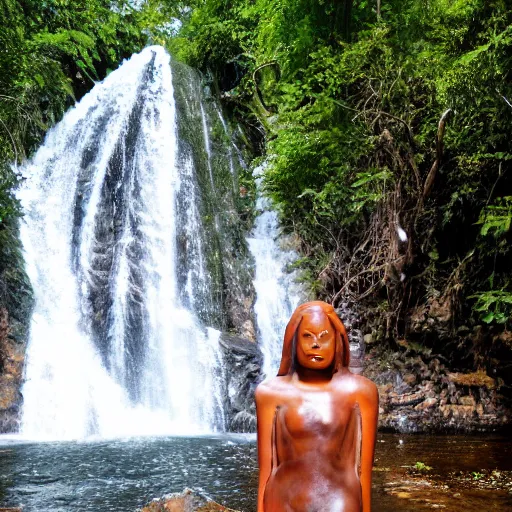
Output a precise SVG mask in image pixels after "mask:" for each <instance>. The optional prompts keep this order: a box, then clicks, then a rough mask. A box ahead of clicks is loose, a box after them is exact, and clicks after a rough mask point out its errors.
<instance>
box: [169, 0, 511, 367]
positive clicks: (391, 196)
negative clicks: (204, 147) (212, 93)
mask: <svg viewBox="0 0 512 512" xmlns="http://www.w3.org/2000/svg"><path fill="white" fill-rule="evenodd" d="M190 4H191V5H193V9H192V10H191V11H190V12H189V13H188V17H187V18H186V20H184V25H183V27H182V30H181V32H180V34H179V37H178V38H175V39H173V41H172V42H171V47H172V48H173V49H174V52H175V53H177V55H179V56H180V58H182V59H185V60H186V61H187V62H189V63H190V64H191V65H194V66H197V67H200V68H202V69H203V70H205V71H209V72H210V74H211V75H212V76H213V79H214V80H216V81H217V83H218V84H219V87H220V89H221V95H222V97H223V98H224V99H225V101H226V103H228V104H231V106H232V108H233V110H234V112H235V113H238V115H239V117H241V118H243V119H245V121H246V123H249V124H251V123H252V124H253V125H254V126H255V127H258V128H259V130H261V132H262V133H263V135H262V137H263V152H264V155H265V160H266V162H267V164H268V168H267V171H266V176H265V187H266V190H267V192H268V193H269V194H270V195H271V196H272V198H273V200H274V203H275V204H276V206H277V207H278V208H279V211H280V213H281V218H282V222H283V223H284V226H285V228H286V229H287V230H288V231H290V232H293V233H294V234H295V235H297V237H298V239H299V242H300V249H301V251H302V254H303V255H304V259H303V261H302V263H303V266H304V268H306V270H307V272H308V273H309V279H310V282H311V284H312V286H313V288H314V291H315V294H316V295H318V296H320V297H322V298H325V299H326V300H328V301H330V302H333V303H334V305H335V306H338V305H341V304H342V303H347V302H348V303H349V304H351V305H352V306H354V307H360V308H361V309H362V310H366V311H374V312H376V314H377V315H378V316H379V317H380V320H379V321H380V323H381V327H382V328H381V329H380V331H379V332H378V333H377V335H378V337H382V338H387V339H389V340H397V339H400V338H403V337H406V336H408V335H409V334H411V335H414V336H416V337H417V338H419V339H420V340H421V341H422V342H424V343H426V344H427V345H428V344H430V346H431V347H432V346H435V348H438V349H439V348H443V347H444V346H446V345H451V347H452V349H453V351H457V352H458V358H459V359H460V360H462V359H465V360H466V361H467V362H468V364H475V365H478V364H480V363H481V362H482V361H483V360H484V359H486V360H489V356H491V355H492V357H495V358H499V357H500V354H501V352H500V351H501V350H502V349H504V347H505V346H506V347H508V351H510V349H511V348H512V342H511V340H512V338H511V336H510V334H509V331H508V329H510V327H511V326H512V323H511V313H512V274H511V271H510V269H511V263H512V259H511V251H510V242H511V229H510V226H511V219H512V176H511V165H512V144H511V141H512V137H511V127H512V6H511V5H510V3H509V2H506V1H501V0H490V1H483V0H400V1H398V0H396V1H395V0H372V1H366V0H360V1H355V0H354V1H350V0H345V1H336V0H252V1H250V0H234V1H229V2H228V1H222V0H210V1H209V0H205V1H198V2H191V3H190ZM483 332H485V334H482V333H483ZM475 333H477V335H475ZM491 346H493V348H492V347H491ZM498 346H499V347H500V348H497V347H498ZM508 353H509V354H510V352H508ZM494 364H498V365H499V364H503V361H502V362H501V363H497V362H496V360H495V361H494Z"/></svg>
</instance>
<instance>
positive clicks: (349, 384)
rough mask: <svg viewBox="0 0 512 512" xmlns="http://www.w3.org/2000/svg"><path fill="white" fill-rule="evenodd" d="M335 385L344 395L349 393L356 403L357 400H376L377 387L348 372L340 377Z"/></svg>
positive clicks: (365, 379) (363, 378)
mask: <svg viewBox="0 0 512 512" xmlns="http://www.w3.org/2000/svg"><path fill="white" fill-rule="evenodd" d="M337 385H338V386H339V387H340V389H342V390H343V391H344V392H345V393H347V392H348V393H349V394H350V395H352V396H353V397H354V399H355V400H356V401H357V400H358V399H361V398H362V399H368V400H371V401H373V400H375V399H376V398H378V392H377V386H376V385H375V384H374V383H373V382H372V381H371V380H370V379H367V378H366V377H363V376H362V375H357V374H355V373H352V372H350V371H347V372H346V373H344V374H342V375H340V377H339V378H338V380H337Z"/></svg>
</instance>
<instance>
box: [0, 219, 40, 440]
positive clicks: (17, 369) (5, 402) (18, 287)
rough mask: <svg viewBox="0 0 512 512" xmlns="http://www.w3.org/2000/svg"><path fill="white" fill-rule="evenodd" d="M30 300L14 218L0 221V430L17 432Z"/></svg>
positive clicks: (31, 301)
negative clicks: (3, 221) (4, 221)
mask: <svg viewBox="0 0 512 512" xmlns="http://www.w3.org/2000/svg"><path fill="white" fill-rule="evenodd" d="M32 304H33V300H32V289H31V286H30V283H29V281H28V278H27V275H26V274H25V271H24V262H23V258H22V252H21V244H20V241H19V238H18V228H17V220H16V221H10V222H6V223H1V222H0V433H6V432H17V430H18V426H19V413H20V410H21V404H22V400H23V397H22V395H21V392H20V388H21V384H22V382H23V367H24V360H25V349H26V344H27V341H28V325H29V320H30V313H31V311H32Z"/></svg>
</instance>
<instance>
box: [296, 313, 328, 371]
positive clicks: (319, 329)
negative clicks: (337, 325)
mask: <svg viewBox="0 0 512 512" xmlns="http://www.w3.org/2000/svg"><path fill="white" fill-rule="evenodd" d="M335 352H336V336H335V332H334V329H333V327H332V325H331V322H330V321H329V318H327V315H326V314H325V313H324V312H323V311H322V310H316V311H315V310H313V311H308V312H307V313H306V314H304V316H303V317H302V321H301V323H300V325H299V328H298V330H297V362H298V363H299V364H300V365H301V366H302V367H304V368H309V369H311V370H325V369H327V368H329V366H331V364H332V362H333V361H334V354H335Z"/></svg>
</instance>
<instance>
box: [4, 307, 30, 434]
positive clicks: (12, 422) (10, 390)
mask: <svg viewBox="0 0 512 512" xmlns="http://www.w3.org/2000/svg"><path fill="white" fill-rule="evenodd" d="M24 360H25V345H24V344H22V343H18V341H17V340H16V339H14V338H13V337H12V336H11V325H10V323H9V317H8V314H7V311H6V310H5V309H0V433H7V432H17V431H18V427H19V412H20V409H21V404H22V402H23V397H22V395H21V393H20V387H21V383H22V380H23V363H24Z"/></svg>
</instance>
